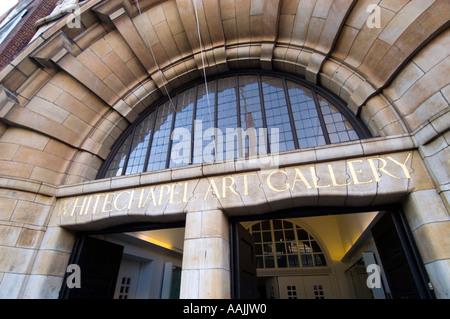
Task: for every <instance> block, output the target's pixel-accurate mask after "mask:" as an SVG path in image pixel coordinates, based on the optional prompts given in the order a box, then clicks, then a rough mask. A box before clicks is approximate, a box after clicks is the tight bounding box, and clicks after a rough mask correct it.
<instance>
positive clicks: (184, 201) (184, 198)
mask: <svg viewBox="0 0 450 319" xmlns="http://www.w3.org/2000/svg"><path fill="white" fill-rule="evenodd" d="M187 192H188V182H184V190H183V203H192V202H193V201H194V200H188V198H187Z"/></svg>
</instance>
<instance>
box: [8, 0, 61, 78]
mask: <svg viewBox="0 0 450 319" xmlns="http://www.w3.org/2000/svg"><path fill="white" fill-rule="evenodd" d="M57 2H58V0H35V1H33V2H32V3H31V4H30V5H29V6H28V7H27V9H28V12H27V14H26V15H25V16H24V17H23V18H22V20H21V21H20V22H19V24H18V25H17V26H16V27H15V29H14V30H13V31H12V32H11V33H10V34H9V35H8V37H7V38H6V40H5V41H3V42H2V43H1V44H0V69H2V68H3V67H4V66H5V65H7V64H8V62H10V61H11V60H12V59H13V58H14V57H15V56H17V55H18V54H19V53H20V52H21V51H22V49H23V48H25V46H26V45H27V44H28V42H29V41H30V40H31V38H32V37H33V36H34V34H35V33H36V29H35V27H34V24H35V23H36V21H37V20H39V19H41V18H43V17H45V16H48V15H49V14H50V13H51V12H52V10H53V9H54V7H55V6H56V3H57Z"/></svg>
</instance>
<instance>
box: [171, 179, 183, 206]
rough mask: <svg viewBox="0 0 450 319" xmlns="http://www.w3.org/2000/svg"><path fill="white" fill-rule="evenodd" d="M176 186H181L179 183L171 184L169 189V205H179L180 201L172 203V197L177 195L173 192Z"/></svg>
mask: <svg viewBox="0 0 450 319" xmlns="http://www.w3.org/2000/svg"><path fill="white" fill-rule="evenodd" d="M177 185H181V184H180V183H174V184H172V186H171V188H170V200H169V204H180V203H181V201H179V202H174V201H173V195H178V192H174V189H175V186H177Z"/></svg>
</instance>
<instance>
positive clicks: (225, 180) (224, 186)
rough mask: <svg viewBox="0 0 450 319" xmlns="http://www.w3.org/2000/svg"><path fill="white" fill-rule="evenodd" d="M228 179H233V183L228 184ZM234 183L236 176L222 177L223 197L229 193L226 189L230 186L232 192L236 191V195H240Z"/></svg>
mask: <svg viewBox="0 0 450 319" xmlns="http://www.w3.org/2000/svg"><path fill="white" fill-rule="evenodd" d="M227 179H230V180H231V184H230V185H227ZM233 185H234V177H232V176H226V177H223V178H222V197H223V198H225V197H227V193H226V189H227V188H229V189H230V191H231V192H232V193H234V194H235V195H238V196H239V194H238V193H236V191H235V190H234V189H233Z"/></svg>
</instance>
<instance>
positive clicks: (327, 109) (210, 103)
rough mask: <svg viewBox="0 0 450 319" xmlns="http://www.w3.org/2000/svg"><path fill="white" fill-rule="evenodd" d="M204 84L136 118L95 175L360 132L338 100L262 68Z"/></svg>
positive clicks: (262, 151) (243, 154) (305, 144)
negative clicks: (273, 74) (261, 69)
mask: <svg viewBox="0 0 450 319" xmlns="http://www.w3.org/2000/svg"><path fill="white" fill-rule="evenodd" d="M207 84H208V85H207V87H206V85H205V83H203V82H202V83H199V84H196V85H194V86H192V87H190V88H187V89H186V90H184V91H182V92H179V93H178V94H177V95H176V96H174V97H173V98H172V99H170V100H168V101H166V102H164V103H162V104H161V105H159V106H157V107H155V108H153V110H152V111H151V112H149V113H147V115H146V116H145V117H144V116H143V117H141V118H140V119H139V120H138V121H137V122H136V123H134V124H133V125H132V126H131V127H130V128H129V129H128V130H127V131H126V132H125V133H124V134H127V136H124V137H123V138H120V139H119V141H118V142H117V145H115V146H114V148H113V151H112V152H111V154H110V155H109V157H108V159H107V160H106V161H105V163H104V167H103V168H102V169H101V170H100V173H99V178H102V177H115V176H120V175H125V174H136V173H142V172H148V171H154V170H161V169H166V168H173V167H180V166H186V165H190V164H201V163H212V162H215V161H223V160H230V159H231V160H233V159H235V158H249V157H254V156H261V155H266V154H269V153H274V154H276V153H278V152H283V151H289V150H294V149H303V148H309V147H317V146H321V145H325V144H330V143H340V142H347V141H352V140H356V139H358V138H360V137H359V136H358V134H357V132H356V131H355V129H354V125H352V124H351V123H350V121H349V119H348V118H346V117H345V116H344V115H343V114H342V112H340V111H339V108H338V107H337V106H336V105H335V104H336V103H331V102H330V101H329V100H327V99H326V98H325V97H324V96H323V94H318V93H317V92H316V90H318V89H316V88H311V87H308V88H307V87H305V86H303V85H301V84H299V83H297V82H295V81H292V80H288V79H285V78H281V77H275V76H266V75H264V76H261V75H259V74H253V75H233V76H227V77H223V78H220V79H217V80H211V81H209V82H208V83H207ZM340 107H341V108H342V106H340ZM351 120H352V121H354V120H355V119H351ZM355 123H356V122H355ZM358 127H359V126H358ZM274 133H276V134H274Z"/></svg>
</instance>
